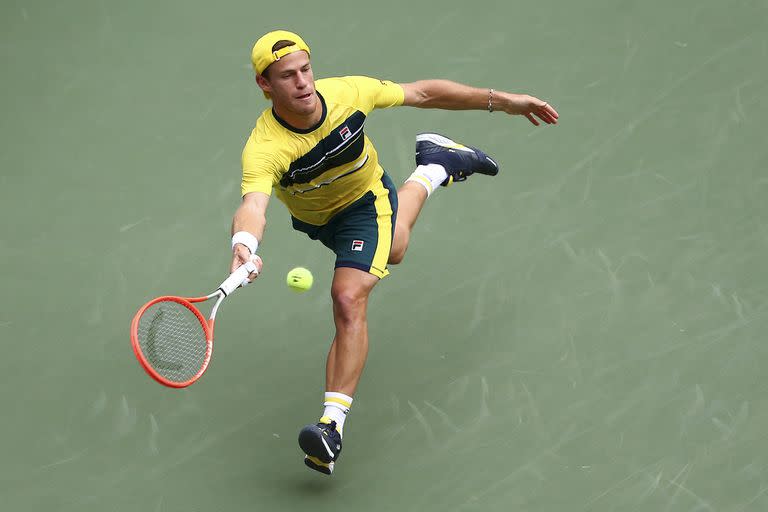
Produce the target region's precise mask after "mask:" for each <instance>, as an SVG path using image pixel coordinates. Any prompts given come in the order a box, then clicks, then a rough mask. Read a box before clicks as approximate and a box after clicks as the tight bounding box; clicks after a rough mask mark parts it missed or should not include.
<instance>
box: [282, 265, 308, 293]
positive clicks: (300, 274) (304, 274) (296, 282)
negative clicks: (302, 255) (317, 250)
mask: <svg viewBox="0 0 768 512" xmlns="http://www.w3.org/2000/svg"><path fill="white" fill-rule="evenodd" d="M313 281H314V279H313V278H312V272H310V271H309V270H307V269H306V268H304V267H296V268H294V269H293V270H291V271H290V272H288V276H287V277H286V279H285V282H286V283H287V284H288V287H289V288H290V289H291V290H293V291H295V292H298V293H303V292H305V291H307V290H309V289H310V288H312V282H313Z"/></svg>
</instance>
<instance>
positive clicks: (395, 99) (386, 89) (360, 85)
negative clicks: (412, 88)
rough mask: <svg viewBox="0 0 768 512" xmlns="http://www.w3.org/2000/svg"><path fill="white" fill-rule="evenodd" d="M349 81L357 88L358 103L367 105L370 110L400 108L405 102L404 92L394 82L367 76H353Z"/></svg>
mask: <svg viewBox="0 0 768 512" xmlns="http://www.w3.org/2000/svg"><path fill="white" fill-rule="evenodd" d="M349 79H350V80H351V82H352V83H353V84H354V86H355V87H356V88H357V91H358V98H359V99H360V101H361V102H362V103H367V104H368V106H369V107H370V110H373V109H376V108H389V107H396V106H400V105H402V104H403V101H405V91H403V88H402V87H401V86H400V84H396V83H395V82H391V81H389V80H379V79H378V78H370V77H367V76H354V77H349Z"/></svg>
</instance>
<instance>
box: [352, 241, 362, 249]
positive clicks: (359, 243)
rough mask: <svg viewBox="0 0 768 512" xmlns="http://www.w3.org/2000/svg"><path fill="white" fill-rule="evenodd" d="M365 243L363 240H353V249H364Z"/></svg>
mask: <svg viewBox="0 0 768 512" xmlns="http://www.w3.org/2000/svg"><path fill="white" fill-rule="evenodd" d="M363 245H365V242H363V241H362V240H352V250H353V251H362V250H363Z"/></svg>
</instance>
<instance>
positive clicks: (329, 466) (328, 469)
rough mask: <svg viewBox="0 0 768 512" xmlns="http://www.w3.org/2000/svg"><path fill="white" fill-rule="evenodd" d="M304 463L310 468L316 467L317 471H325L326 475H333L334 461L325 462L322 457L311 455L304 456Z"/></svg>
mask: <svg viewBox="0 0 768 512" xmlns="http://www.w3.org/2000/svg"><path fill="white" fill-rule="evenodd" d="M304 464H305V465H306V466H307V467H308V468H310V469H314V470H315V471H319V472H320V473H323V474H324V475H331V474H333V466H334V463H333V462H327V463H326V462H323V461H321V460H320V459H318V458H316V457H310V456H309V455H305V456H304Z"/></svg>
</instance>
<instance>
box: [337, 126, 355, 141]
mask: <svg viewBox="0 0 768 512" xmlns="http://www.w3.org/2000/svg"><path fill="white" fill-rule="evenodd" d="M339 135H341V140H347V139H348V138H350V137H351V136H352V131H351V130H350V129H349V127H348V126H346V125H344V127H343V128H342V129H341V130H339Z"/></svg>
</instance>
